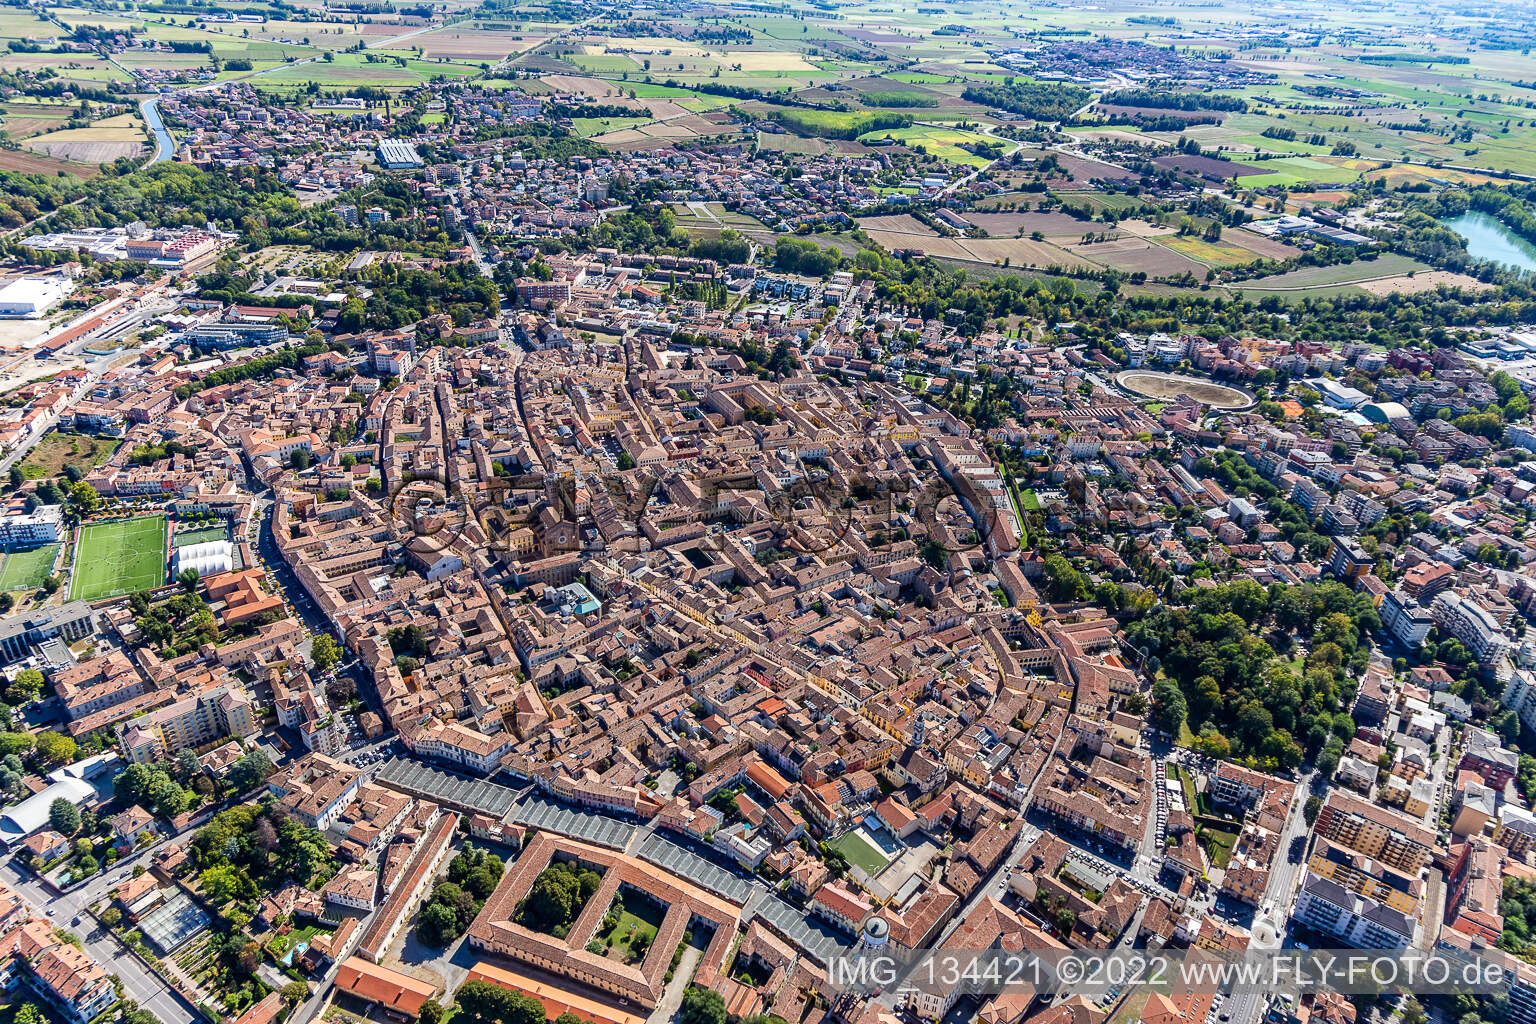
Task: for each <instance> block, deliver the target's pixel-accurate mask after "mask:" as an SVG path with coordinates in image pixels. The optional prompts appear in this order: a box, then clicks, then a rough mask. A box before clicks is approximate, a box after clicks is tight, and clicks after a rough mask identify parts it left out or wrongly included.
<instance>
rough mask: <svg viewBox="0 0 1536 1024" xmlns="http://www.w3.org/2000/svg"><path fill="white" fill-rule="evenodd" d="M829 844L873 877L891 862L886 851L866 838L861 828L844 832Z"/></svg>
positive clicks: (849, 861)
mask: <svg viewBox="0 0 1536 1024" xmlns="http://www.w3.org/2000/svg"><path fill="white" fill-rule="evenodd" d="M827 845H828V846H830V847H832V849H834V850H836V851H838V852H839V853H841V854H842V855H843V856H844V857H847V858H848V863H850V864H856V865H858V866H859V867H861V868H863V869H864V873H865V874H866V875H869V876H870V877H871V878H873V877H874V876H876V875H878V874H879V873H880V872H881V871H884V870H885V866H886V865H887V864H889V863H890V860H889V859H888V858H887V857H886V856H885V853H884V852H883V851H881V849H880V848H879V847H878V846H876V845H875V844H874V843H872V842H870V841H869V840H868V839H865V838H864V836H863V834H862V832H861V830H859V829H853V830H852V831H849V832H844V833H843V834H842V835H841V836H839V837H837V838H836V839H834V840H833V841H832V842H830V843H828V844H827Z"/></svg>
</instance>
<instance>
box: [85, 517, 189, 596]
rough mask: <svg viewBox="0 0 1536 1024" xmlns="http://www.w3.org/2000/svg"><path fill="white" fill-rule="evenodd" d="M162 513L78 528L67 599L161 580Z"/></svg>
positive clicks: (146, 586) (144, 586) (114, 592)
mask: <svg viewBox="0 0 1536 1024" xmlns="http://www.w3.org/2000/svg"><path fill="white" fill-rule="evenodd" d="M165 555H166V552H165V517H164V516H146V517H144V518H141V519H125V520H123V521H121V522H116V523H92V524H90V525H89V526H83V527H81V528H80V543H79V544H78V545H77V546H76V548H75V569H74V573H73V578H72V579H71V581H70V585H69V599H70V600H71V601H76V600H85V601H94V600H96V599H98V598H102V597H116V596H118V595H120V594H132V593H134V592H135V591H139V590H149V589H151V588H153V587H158V586H162V585H164V583H165Z"/></svg>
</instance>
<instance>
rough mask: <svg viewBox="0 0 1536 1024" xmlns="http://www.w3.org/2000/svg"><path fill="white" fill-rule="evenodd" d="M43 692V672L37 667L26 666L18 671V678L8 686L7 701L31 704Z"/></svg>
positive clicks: (14, 703)
mask: <svg viewBox="0 0 1536 1024" xmlns="http://www.w3.org/2000/svg"><path fill="white" fill-rule="evenodd" d="M42 693H43V674H42V673H41V672H39V671H38V670H37V669H35V668H24V669H22V670H21V671H20V672H18V673H16V679H15V681H13V682H12V683H11V685H10V686H8V687H7V688H6V691H5V699H6V702H7V703H9V704H11V705H12V706H19V705H22V704H30V703H32V702H33V701H34V700H37V698H38V697H40V696H42Z"/></svg>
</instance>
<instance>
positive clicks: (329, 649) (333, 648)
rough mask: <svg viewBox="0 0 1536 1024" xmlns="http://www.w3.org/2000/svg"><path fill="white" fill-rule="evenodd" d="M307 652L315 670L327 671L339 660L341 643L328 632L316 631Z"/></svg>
mask: <svg viewBox="0 0 1536 1024" xmlns="http://www.w3.org/2000/svg"><path fill="white" fill-rule="evenodd" d="M309 652H310V653H309V656H310V658H311V659H313V660H314V663H315V671H317V672H329V671H330V670H331V669H332V668H334V667H335V666H336V664H337V663H338V662H340V661H341V645H340V644H338V643H337V642H336V638H335V637H333V636H331V634H329V633H316V634H315V639H314V641H313V642H312V643H311V644H310V649H309Z"/></svg>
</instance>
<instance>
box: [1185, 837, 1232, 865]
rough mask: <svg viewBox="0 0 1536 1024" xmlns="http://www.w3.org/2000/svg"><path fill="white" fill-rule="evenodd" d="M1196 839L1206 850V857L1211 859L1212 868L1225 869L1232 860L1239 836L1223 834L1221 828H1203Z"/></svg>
mask: <svg viewBox="0 0 1536 1024" xmlns="http://www.w3.org/2000/svg"><path fill="white" fill-rule="evenodd" d="M1195 838H1196V839H1198V840H1199V841H1200V845H1201V846H1202V847H1204V848H1205V855H1206V856H1207V857H1209V858H1211V867H1212V868H1224V867H1226V866H1227V862H1228V861H1229V860H1231V859H1232V847H1233V846H1235V845H1236V844H1237V836H1235V835H1233V834H1232V833H1231V832H1223V831H1222V830H1221V829H1219V828H1201V829H1200V830H1199V832H1198V834H1197V835H1196V836H1195Z"/></svg>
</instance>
